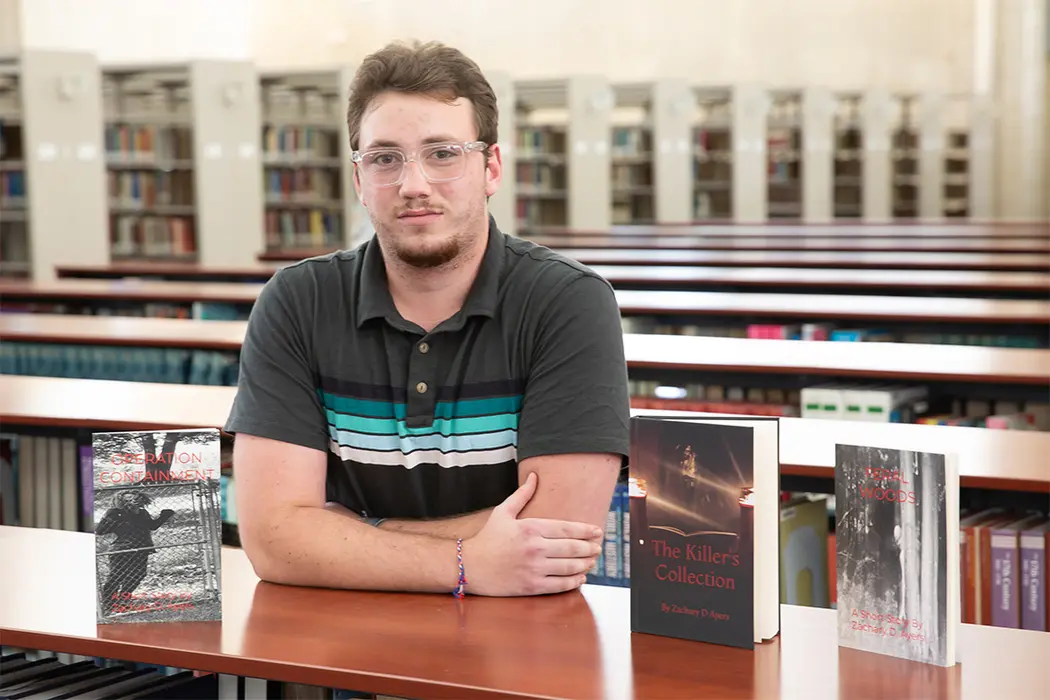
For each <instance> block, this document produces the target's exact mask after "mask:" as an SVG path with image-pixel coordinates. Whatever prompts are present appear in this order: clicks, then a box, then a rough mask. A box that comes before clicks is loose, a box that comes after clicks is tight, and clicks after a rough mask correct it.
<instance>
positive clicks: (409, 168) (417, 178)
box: [401, 161, 430, 199]
mask: <svg viewBox="0 0 1050 700" xmlns="http://www.w3.org/2000/svg"><path fill="white" fill-rule="evenodd" d="M428 194H430V183H429V182H428V181H427V178H426V176H425V175H424V174H423V166H421V165H420V164H419V163H417V162H415V161H408V162H406V163H405V174H404V177H403V178H402V180H401V196H402V197H404V198H405V199H413V198H415V197H422V196H426V195H428Z"/></svg>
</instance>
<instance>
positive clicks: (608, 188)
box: [513, 75, 616, 233]
mask: <svg viewBox="0 0 1050 700" xmlns="http://www.w3.org/2000/svg"><path fill="white" fill-rule="evenodd" d="M615 105H616V97H615V94H614V92H613V90H612V88H611V87H610V86H609V84H608V82H607V81H606V80H605V78H603V77H601V76H596V75H574V76H569V77H567V78H563V79H557V80H547V79H530V80H520V81H516V82H515V83H514V106H515V108H514V110H513V113H514V124H515V130H516V137H517V142H516V147H515V149H514V151H515V154H516V156H515V171H514V180H515V196H516V209H515V217H516V229H517V230H519V231H520V230H526V231H528V232H530V233H538V232H541V231H542V230H543V229H544V228H547V227H569V228H573V229H589V230H605V229H607V228H608V227H609V226H610V225H611V220H612V219H611V217H612V210H613V204H612V202H613V195H612V162H611V153H610V151H611V149H610V141H611V139H612V123H611V118H612V112H613V110H614V108H615Z"/></svg>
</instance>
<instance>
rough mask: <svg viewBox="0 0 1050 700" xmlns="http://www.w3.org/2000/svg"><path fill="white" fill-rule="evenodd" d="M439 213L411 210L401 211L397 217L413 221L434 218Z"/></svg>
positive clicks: (429, 210) (426, 210)
mask: <svg viewBox="0 0 1050 700" xmlns="http://www.w3.org/2000/svg"><path fill="white" fill-rule="evenodd" d="M440 213H441V212H437V211H434V210H433V209H413V210H410V211H403V212H401V213H400V214H398V215H397V218H399V219H413V218H416V217H421V216H436V215H438V214H440Z"/></svg>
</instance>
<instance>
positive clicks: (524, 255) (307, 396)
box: [225, 217, 630, 518]
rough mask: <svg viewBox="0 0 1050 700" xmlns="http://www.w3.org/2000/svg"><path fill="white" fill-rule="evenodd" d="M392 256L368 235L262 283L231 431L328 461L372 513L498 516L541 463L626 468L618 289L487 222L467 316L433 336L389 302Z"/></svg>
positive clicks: (330, 481)
mask: <svg viewBox="0 0 1050 700" xmlns="http://www.w3.org/2000/svg"><path fill="white" fill-rule="evenodd" d="M382 255H383V254H382V251H381V249H380V247H379V244H378V242H377V240H376V238H375V237H373V238H371V239H370V240H368V241H366V242H364V243H362V244H361V245H360V246H358V247H357V248H354V249H351V250H344V251H339V252H335V253H331V254H328V255H324V256H319V257H314V258H309V259H307V260H303V261H300V262H297V263H295V264H293V265H290V266H288V267H285V268H282V269H281V270H280V271H278V272H277V273H276V274H275V275H274V276H273V277H272V278H271V279H270V281H269V282H267V284H266V285H265V286H264V288H263V289H262V291H261V293H260V295H259V297H258V299H257V301H256V302H255V304H254V306H253V308H252V312H251V316H250V318H249V321H248V328H247V332H246V336H245V340H244V344H243V346H242V350H241V355H240V368H239V380H238V387H237V394H236V398H235V401H234V405H233V409H232V411H231V413H230V416H229V419H228V421H227V423H226V426H225V429H226V431H227V432H229V433H250V434H252V435H257V436H260V437H265V438H270V439H273V440H280V441H283V442H289V443H294V444H297V445H302V446H305V447H309V448H312V449H315V450H320V451H323V452H325V453H326V455H327V460H328V471H327V487H326V491H327V494H326V495H327V499H328V500H329V501H335V502H338V503H341V504H343V505H344V506H346V507H347V508H349V509H351V510H354V511H356V512H358V513H361V514H362V515H366V516H371V517H386V518H437V517H447V516H453V515H459V514H463V513H468V512H473V511H476V510H480V509H484V508H489V507H493V506H496V505H498V504H499V503H500V502H502V501H503V500H504V499H505V498H506V497H507V496H508V495H510V493H512V492H513V491H514V490H515V489H516V488H517V487H518V483H519V482H518V463H519V462H520V461H522V460H524V459H526V458H528V457H532V456H537V455H545V454H559V453H576V452H606V453H615V454H619V455H621V457H622V460H623V461H622V463H624V464H626V459H627V455H628V449H629V448H628V439H629V429H628V421H629V413H630V409H629V396H628V388H627V368H626V363H625V360H624V351H623V333H622V330H621V325H620V312H619V308H618V306H617V303H616V298H615V295H614V293H613V290H612V288H611V286H610V285H609V284H608V282H606V281H605V280H604V279H602V278H601V277H600V276H598V275H597V274H596V273H594V272H593V271H591V270H590V269H589V268H587V267H586V266H584V265H581V264H580V263H578V262H576V261H574V260H572V259H570V258H567V257H565V256H562V255H559V254H557V253H554V252H552V251H551V250H549V249H547V248H544V247H542V246H538V245H536V244H533V243H531V242H528V241H525V240H522V239H518V238H514V237H512V236H509V235H506V234H504V233H502V232H501V231H500V230H499V229H498V228H497V226H496V223H495V221H494V220H493V219H492V218H491V217H490V218H489V235H488V243H487V247H486V250H485V254H484V258H483V260H482V262H481V265H480V267H479V270H478V274H477V278H476V279H475V282H474V284H473V286H472V288H471V290H470V292H469V294H468V296H467V298H466V300H465V302H464V305H463V307H462V309H460V311H458V312H457V313H456V314H455V315H453V316H452V317H451V318H449V319H447V320H445V321H444V322H442V323H441V324H440V325H438V326H437V327H436V328H434V329H433V330H432V331H430V332H425V331H424V330H423V329H422V328H421V327H419V326H417V325H416V324H414V323H411V322H408V321H406V320H405V319H404V318H402V317H401V315H400V314H399V313H398V311H397V309H396V307H395V306H394V303H393V300H392V298H391V296H390V293H389V291H388V288H387V283H386V272H385V269H384V266H383V257H382ZM234 468H235V469H236V465H235V467H234Z"/></svg>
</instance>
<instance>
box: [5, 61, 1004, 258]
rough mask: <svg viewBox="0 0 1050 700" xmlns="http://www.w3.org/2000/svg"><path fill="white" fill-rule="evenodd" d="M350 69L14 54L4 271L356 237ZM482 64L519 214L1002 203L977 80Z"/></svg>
mask: <svg viewBox="0 0 1050 700" xmlns="http://www.w3.org/2000/svg"><path fill="white" fill-rule="evenodd" d="M352 74H353V66H352V65H347V66H342V65H335V66H316V67H308V68H297V69H289V70H275V69H266V70H261V69H259V68H258V67H257V66H255V65H254V64H253V63H251V62H244V61H228V60H189V61H185V62H181V63H175V64H143V65H100V64H99V62H98V60H97V58H96V57H95V56H93V55H91V54H88V53H77V52H58V51H47V50H36V49H32V50H25V51H23V52H21V53H19V54H16V55H13V56H9V57H6V58H4V59H3V60H2V61H0V144H2V147H0V263H2V264H0V274H2V275H3V276H5V277H32V278H34V279H50V276H51V275H52V274H53V267H54V265H55V264H56V263H61V262H81V263H85V262H86V263H95V264H103V263H106V262H112V261H131V260H164V261H172V260H176V261H177V260H189V261H196V262H201V263H206V264H216V265H218V264H224V265H230V264H243V263H247V262H249V261H250V260H252V259H254V258H255V257H256V255H258V254H260V253H261V254H263V255H265V256H269V257H280V256H285V257H287V256H288V255H291V256H292V257H306V256H307V255H309V254H311V252H316V251H318V250H328V249H332V248H339V247H347V246H349V245H353V244H354V243H356V242H359V241H360V240H362V239H363V237H365V236H367V235H370V230H369V229H370V222H369V217H368V216H367V213H366V212H365V211H364V209H363V207H361V206H360V205H359V203H358V201H357V198H356V194H355V192H354V188H353V184H352V172H353V166H352V163H351V162H350V159H349V157H348V155H349V154H348V151H347V149H348V147H349V144H348V143H347V141H348V139H347V131H346V124H345V116H344V115H345V103H346V99H347V93H348V89H349V84H350V80H351V77H352ZM488 75H489V78H490V81H491V82H492V85H493V88H494V90H495V91H496V94H497V100H498V103H499V106H500V134H499V145H500V148H501V151H502V153H503V159H504V170H505V177H504V178H503V184H502V186H501V190H500V191H498V192H497V193H496V195H494V196H493V198H492V200H491V202H490V204H491V206H492V211H493V213H494V214H495V215H496V216H497V221H498V222H499V223H500V225H501V226H502V227H503V229H504V230H506V231H507V232H508V233H518V232H528V233H539V232H542V231H544V230H547V229H557V228H565V227H568V228H571V229H575V230H586V229H590V230H608V229H609V228H610V227H613V226H620V225H643V224H666V225H683V224H689V223H696V222H703V223H707V224H712V223H718V222H722V223H730V224H736V225H742V224H748V223H752V224H757V223H763V222H771V221H773V222H794V223H799V224H818V223H819V224H825V223H832V222H836V221H843V220H847V221H855V222H864V223H868V224H872V223H877V222H914V221H923V222H932V223H937V222H945V221H988V220H991V219H993V218H994V216H995V211H994V207H993V206H992V201H993V198H992V190H993V188H994V186H995V179H994V177H993V172H994V168H993V163H994V152H993V142H994V139H993V138H992V133H993V127H994V123H995V105H994V104H993V103H990V102H987V101H982V100H978V99H976V98H974V97H973V96H971V95H965V94H948V95H941V94H935V93H922V94H895V93H891V92H887V91H883V90H879V89H874V88H872V89H869V88H867V87H858V88H857V89H855V90H850V91H840V90H829V89H825V88H822V87H820V86H790V87H782V86H769V85H762V84H734V85H702V84H701V85H696V84H690V83H688V82H687V81H684V80H683V79H681V78H676V77H674V76H661V77H654V78H653V79H651V80H645V81H635V82H631V83H624V84H615V83H611V82H610V81H609V80H608V79H607V78H606V77H604V76H602V75H600V74H588V75H567V76H555V77H550V78H544V79H539V78H536V79H532V78H530V79H520V78H516V77H515V76H513V75H507V74H504V73H501V72H498V71H492V72H490V73H489V74H488ZM54 201H62V202H63V206H61V207H54V206H43V205H41V206H34V205H33V202H54Z"/></svg>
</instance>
